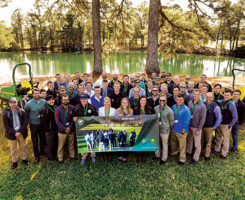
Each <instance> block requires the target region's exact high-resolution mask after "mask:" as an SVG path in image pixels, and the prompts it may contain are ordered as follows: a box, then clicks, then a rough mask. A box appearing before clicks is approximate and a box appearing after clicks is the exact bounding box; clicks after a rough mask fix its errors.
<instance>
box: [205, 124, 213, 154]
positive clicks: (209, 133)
mask: <svg viewBox="0 0 245 200" xmlns="http://www.w3.org/2000/svg"><path fill="white" fill-rule="evenodd" d="M213 132H214V129H213V128H207V127H206V128H203V129H202V147H203V144H205V157H210V154H211V146H212V139H213Z"/></svg>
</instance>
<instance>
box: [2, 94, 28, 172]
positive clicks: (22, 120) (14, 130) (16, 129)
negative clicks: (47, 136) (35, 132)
mask: <svg viewBox="0 0 245 200" xmlns="http://www.w3.org/2000/svg"><path fill="white" fill-rule="evenodd" d="M3 123H4V127H5V129H6V137H7V139H8V141H9V145H10V150H11V156H12V162H13V164H12V166H11V169H16V168H17V166H18V152H17V143H18V144H19V148H20V155H21V159H22V162H23V164H25V165H29V164H30V163H29V162H28V161H27V153H26V144H25V143H26V141H25V139H26V137H27V133H28V132H27V123H28V119H27V116H26V115H25V111H24V110H23V109H21V108H18V106H17V99H16V98H15V97H11V98H10V99H9V107H8V108H6V109H5V110H4V114H3Z"/></svg>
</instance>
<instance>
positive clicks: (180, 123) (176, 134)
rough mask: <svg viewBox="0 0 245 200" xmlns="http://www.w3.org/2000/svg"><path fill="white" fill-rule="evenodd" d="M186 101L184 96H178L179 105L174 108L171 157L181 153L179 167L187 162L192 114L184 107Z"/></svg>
mask: <svg viewBox="0 0 245 200" xmlns="http://www.w3.org/2000/svg"><path fill="white" fill-rule="evenodd" d="M184 101H185V100H184V96H183V95H178V96H177V99H176V102H177V104H176V105H174V106H173V107H172V110H173V112H174V127H173V133H172V137H171V155H178V153H180V154H179V162H178V164H179V165H184V164H185V161H186V137H187V133H188V131H189V124H190V120H191V112H190V110H189V109H188V107H187V106H186V105H184ZM179 151H180V152H179Z"/></svg>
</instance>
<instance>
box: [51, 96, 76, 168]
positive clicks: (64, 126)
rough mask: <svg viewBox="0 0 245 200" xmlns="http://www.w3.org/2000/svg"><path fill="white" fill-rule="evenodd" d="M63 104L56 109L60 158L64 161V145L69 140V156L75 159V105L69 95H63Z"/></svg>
mask: <svg viewBox="0 0 245 200" xmlns="http://www.w3.org/2000/svg"><path fill="white" fill-rule="evenodd" d="M61 101H62V104H61V105H60V106H59V107H58V108H57V109H56V110H55V121H56V124H57V127H58V152H57V156H58V160H59V164H63V163H64V147H65V143H66V141H67V143H68V151H69V157H70V158H71V159H75V148H74V122H73V120H72V117H73V112H74V107H73V106H72V105H70V104H69V96H68V95H67V94H64V95H63V96H62V99H61Z"/></svg>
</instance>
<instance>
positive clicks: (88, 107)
mask: <svg viewBox="0 0 245 200" xmlns="http://www.w3.org/2000/svg"><path fill="white" fill-rule="evenodd" d="M88 99H89V95H88V94H86V93H83V94H81V96H80V104H78V105H77V106H76V107H75V110H74V114H73V116H74V117H73V121H76V120H77V117H88V116H98V113H97V111H96V108H95V107H94V106H93V105H92V104H90V103H88ZM90 141H91V138H90ZM90 149H91V145H90ZM87 156H88V154H87V153H82V158H81V161H80V164H81V165H83V164H84V163H85V161H86V158H87ZM90 156H91V160H92V163H95V162H96V155H95V153H94V152H91V154H90Z"/></svg>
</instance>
